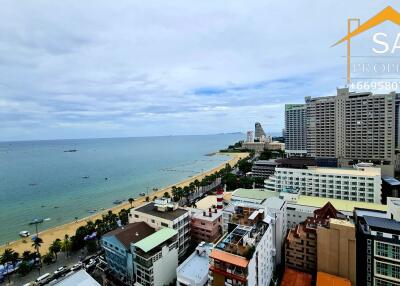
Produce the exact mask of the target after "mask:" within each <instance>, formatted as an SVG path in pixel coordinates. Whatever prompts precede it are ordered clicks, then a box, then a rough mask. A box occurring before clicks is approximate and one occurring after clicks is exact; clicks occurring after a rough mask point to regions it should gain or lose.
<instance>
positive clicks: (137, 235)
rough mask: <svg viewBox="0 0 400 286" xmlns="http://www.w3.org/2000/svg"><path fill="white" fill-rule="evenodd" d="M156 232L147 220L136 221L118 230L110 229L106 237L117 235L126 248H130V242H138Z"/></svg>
mask: <svg viewBox="0 0 400 286" xmlns="http://www.w3.org/2000/svg"><path fill="white" fill-rule="evenodd" d="M154 232H155V230H154V228H152V227H151V226H149V225H148V224H147V223H145V222H135V223H131V224H128V225H127V226H124V227H123V228H118V229H116V230H113V231H110V232H108V233H106V234H105V235H104V237H108V236H115V238H116V239H118V240H119V242H121V243H122V244H123V245H124V246H125V249H130V244H131V243H135V242H138V241H139V240H142V239H143V238H145V237H147V236H149V235H151V234H153V233H154Z"/></svg>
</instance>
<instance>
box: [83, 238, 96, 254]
mask: <svg viewBox="0 0 400 286" xmlns="http://www.w3.org/2000/svg"><path fill="white" fill-rule="evenodd" d="M86 250H87V252H88V253H95V252H96V251H97V243H96V240H94V239H92V240H88V241H86Z"/></svg>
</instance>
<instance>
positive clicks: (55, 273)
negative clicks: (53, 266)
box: [54, 266, 67, 275]
mask: <svg viewBox="0 0 400 286" xmlns="http://www.w3.org/2000/svg"><path fill="white" fill-rule="evenodd" d="M66 269H67V267H66V266H61V267H59V268H57V270H56V271H54V275H57V274H60V273H61V272H63V271H64V270H66Z"/></svg>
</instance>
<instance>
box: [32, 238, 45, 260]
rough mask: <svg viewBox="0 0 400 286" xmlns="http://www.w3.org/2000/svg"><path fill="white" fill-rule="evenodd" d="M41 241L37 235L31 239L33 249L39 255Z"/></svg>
mask: <svg viewBox="0 0 400 286" xmlns="http://www.w3.org/2000/svg"><path fill="white" fill-rule="evenodd" d="M42 243H43V240H42V239H41V238H40V237H38V236H36V237H35V239H34V240H33V243H32V247H33V248H35V250H36V252H37V254H38V255H39V256H40V252H39V249H40V247H41V246H42Z"/></svg>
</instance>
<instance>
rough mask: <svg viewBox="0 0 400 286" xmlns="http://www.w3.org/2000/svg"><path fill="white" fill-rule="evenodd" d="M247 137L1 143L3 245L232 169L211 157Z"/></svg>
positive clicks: (220, 158)
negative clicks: (222, 168)
mask: <svg viewBox="0 0 400 286" xmlns="http://www.w3.org/2000/svg"><path fill="white" fill-rule="evenodd" d="M243 138H244V135H243V134H240V133H235V134H219V135H199V136H165V137H164V136H163V137H135V138H112V139H111V138H110V139H79V140H73V139H69V140H46V141H18V142H0V244H4V243H6V242H10V241H14V240H16V239H18V238H19V235H18V234H19V232H20V231H22V230H27V231H29V232H31V233H34V227H33V226H32V225H29V222H31V221H32V220H33V219H35V218H39V219H44V222H43V223H42V224H40V225H39V231H41V230H45V229H48V228H52V227H55V226H58V225H61V224H64V223H68V222H71V221H73V220H74V219H75V217H77V218H83V217H86V216H88V215H91V214H92V213H93V211H94V210H97V212H99V211H101V209H102V208H110V207H112V206H114V202H115V201H117V200H121V201H126V200H127V199H128V198H130V197H132V198H135V197H138V196H140V195H139V194H140V193H143V192H144V193H147V192H151V191H152V189H153V188H159V189H160V188H163V187H166V186H169V185H171V184H175V183H177V182H179V181H182V180H185V179H188V178H189V177H192V176H194V175H195V174H197V173H200V172H202V171H207V170H209V169H211V168H213V167H216V166H218V165H220V164H221V163H223V162H225V161H228V160H229V159H230V157H229V156H228V155H210V154H211V153H214V152H216V151H218V150H220V149H222V148H225V147H226V146H228V145H230V144H233V143H234V142H237V141H238V140H242V139H243Z"/></svg>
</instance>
